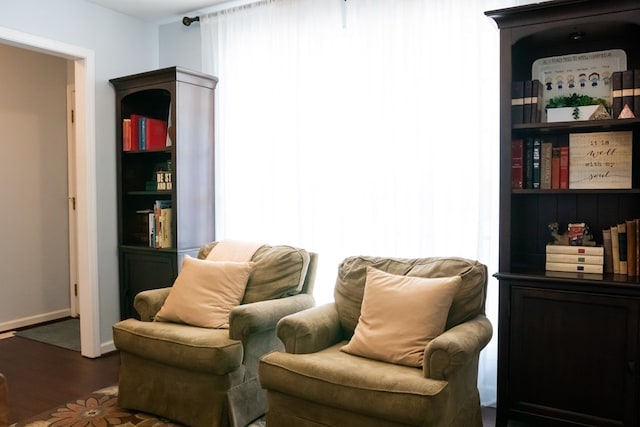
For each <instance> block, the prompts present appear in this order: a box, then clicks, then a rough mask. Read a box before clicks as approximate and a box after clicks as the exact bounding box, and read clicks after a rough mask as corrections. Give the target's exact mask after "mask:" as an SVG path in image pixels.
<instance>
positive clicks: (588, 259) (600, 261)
mask: <svg viewBox="0 0 640 427" xmlns="http://www.w3.org/2000/svg"><path fill="white" fill-rule="evenodd" d="M547 262H562V263H568V264H592V265H604V256H602V255H570V254H547Z"/></svg>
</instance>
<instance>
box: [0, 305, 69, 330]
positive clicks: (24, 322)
mask: <svg viewBox="0 0 640 427" xmlns="http://www.w3.org/2000/svg"><path fill="white" fill-rule="evenodd" d="M69 316H71V308H65V309H64V310H58V311H52V312H49V313H42V314H36V315H35V316H29V317H23V318H21V319H15V320H10V321H8V322H2V323H0V332H3V331H11V330H14V329H18V328H22V327H25V326H31V325H36V324H38V323H44V322H50V321H51V320H57V319H63V318H65V317H69Z"/></svg>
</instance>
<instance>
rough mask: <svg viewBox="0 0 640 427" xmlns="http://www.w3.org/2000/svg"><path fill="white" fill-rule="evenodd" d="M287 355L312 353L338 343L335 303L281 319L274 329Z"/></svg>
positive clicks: (340, 334) (337, 321) (338, 332)
mask: <svg viewBox="0 0 640 427" xmlns="http://www.w3.org/2000/svg"><path fill="white" fill-rule="evenodd" d="M276 333H277V334H278V338H280V340H282V342H283V343H284V346H285V350H286V351H287V353H297V354H302V353H314V352H316V351H318V350H322V349H323V348H327V347H329V346H331V345H333V344H336V343H338V342H339V341H340V340H341V339H342V329H341V327H340V319H339V318H338V310H337V308H336V305H335V303H329V304H325V305H321V306H318V307H313V308H310V309H308V310H304V311H301V312H299V313H295V314H292V315H289V316H287V317H284V318H282V320H280V322H278V327H277V329H276Z"/></svg>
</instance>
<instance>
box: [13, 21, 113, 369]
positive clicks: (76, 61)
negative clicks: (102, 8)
mask: <svg viewBox="0 0 640 427" xmlns="http://www.w3.org/2000/svg"><path fill="white" fill-rule="evenodd" d="M0 43H3V44H8V45H12V46H15V47H19V48H23V49H28V50H32V51H36V52H40V53H44V54H48V55H52V56H57V57H61V58H64V59H67V60H70V61H73V80H74V83H73V84H74V86H75V96H74V103H75V107H76V114H75V140H76V150H75V156H74V157H75V158H74V159H72V160H73V164H71V165H70V168H73V169H75V172H76V182H75V188H76V192H77V193H76V216H77V223H76V231H77V235H76V248H77V255H78V256H77V260H76V261H77V264H76V266H77V278H78V297H79V299H78V302H79V313H80V347H81V354H82V355H83V356H85V357H92V358H93V357H99V356H100V355H101V348H100V347H101V346H100V305H99V299H98V295H99V288H98V229H97V205H96V170H95V169H96V161H95V158H96V155H95V145H96V141H95V54H94V51H93V50H91V49H86V48H82V47H78V46H73V45H70V44H67V43H62V42H59V41H55V40H51V39H47V38H44V37H39V36H35V35H32V34H28V33H23V32H20V31H16V30H12V29H9V28H4V27H0Z"/></svg>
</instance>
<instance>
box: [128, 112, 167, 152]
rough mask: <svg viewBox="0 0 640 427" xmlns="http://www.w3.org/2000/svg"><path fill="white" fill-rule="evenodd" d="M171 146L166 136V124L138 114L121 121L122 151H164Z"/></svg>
mask: <svg viewBox="0 0 640 427" xmlns="http://www.w3.org/2000/svg"><path fill="white" fill-rule="evenodd" d="M170 145H171V139H169V138H168V136H167V122H166V121H165V120H159V119H154V118H151V117H146V116H142V115H140V114H131V116H130V118H127V119H123V120H122V150H123V151H153V150H165V149H166V148H167V147H168V146H170Z"/></svg>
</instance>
